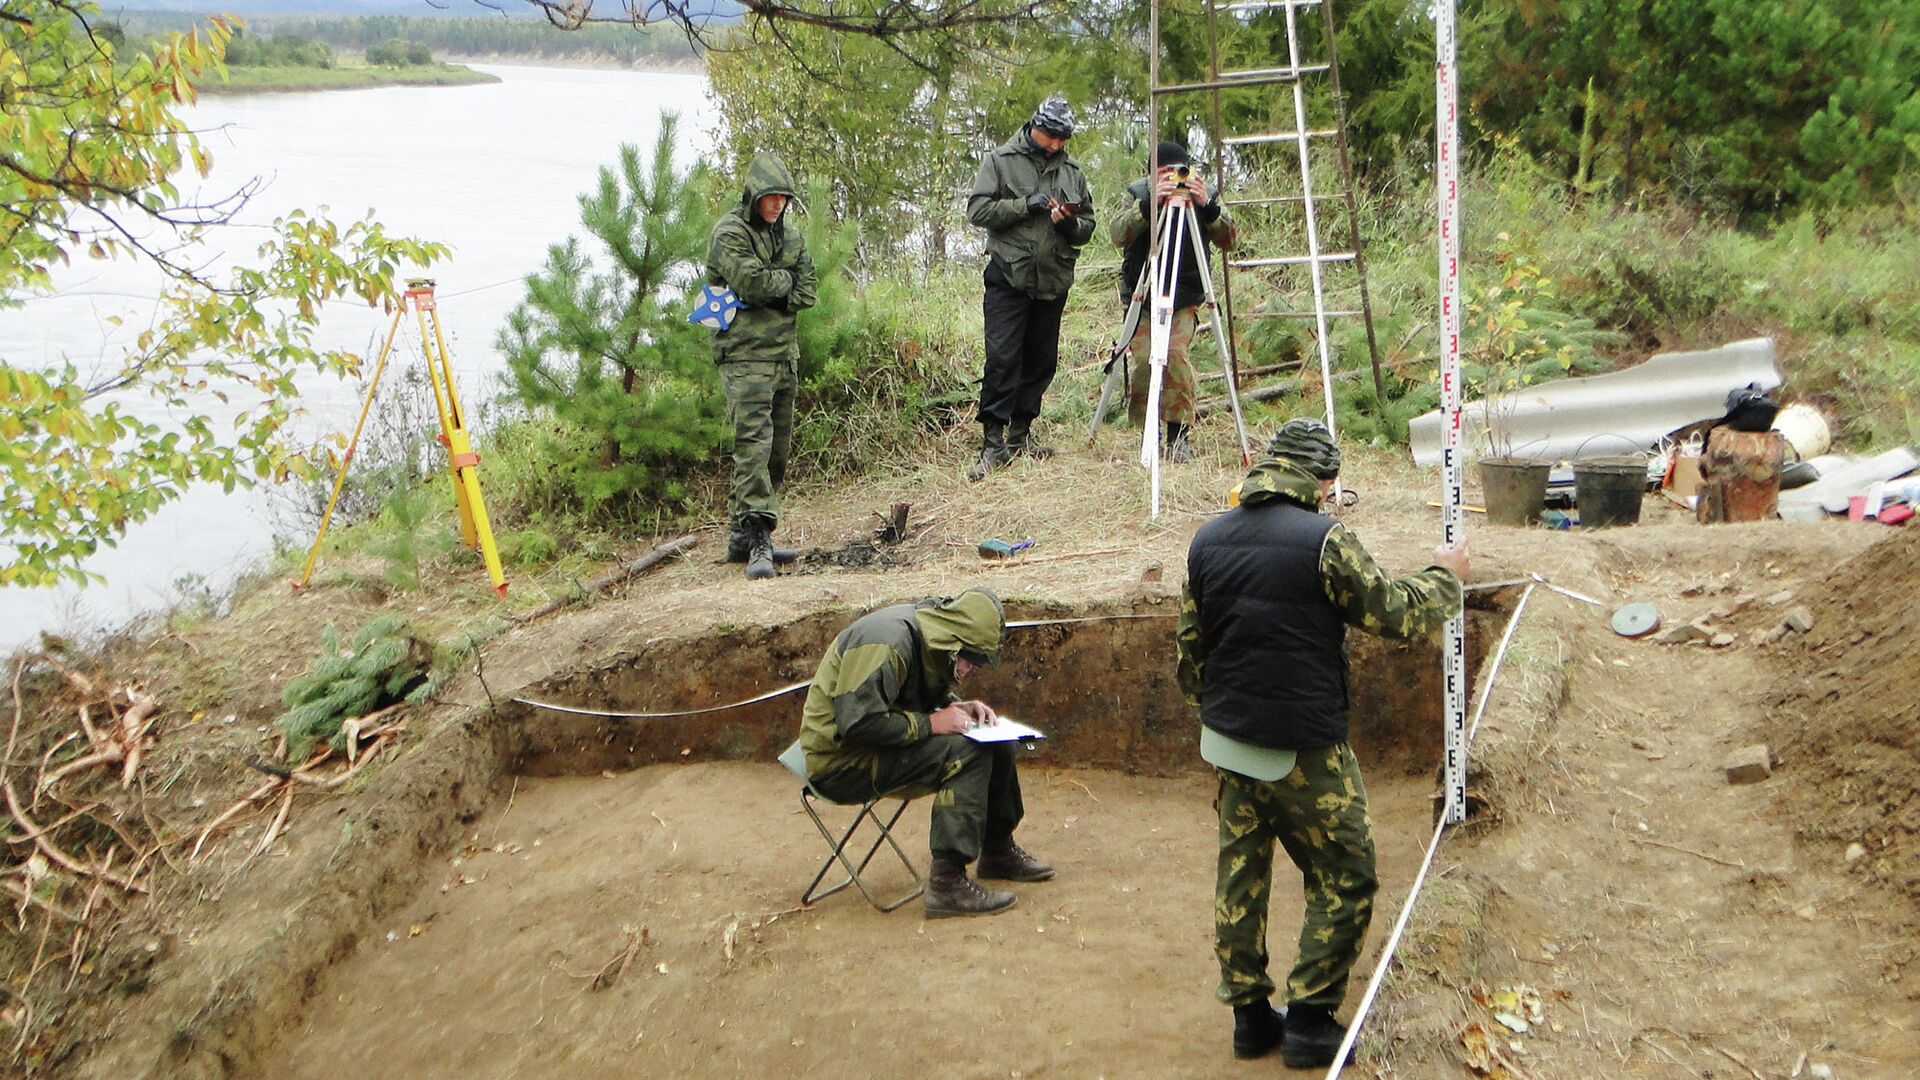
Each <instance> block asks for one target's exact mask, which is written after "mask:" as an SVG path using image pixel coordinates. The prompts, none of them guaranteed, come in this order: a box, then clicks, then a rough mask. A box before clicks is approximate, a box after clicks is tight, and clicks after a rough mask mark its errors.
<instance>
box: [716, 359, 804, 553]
mask: <svg viewBox="0 0 1920 1080" xmlns="http://www.w3.org/2000/svg"><path fill="white" fill-rule="evenodd" d="M720 381H721V383H722V384H723V385H724V387H725V390H726V394H727V421H728V422H729V423H731V424H732V425H733V486H732V487H731V488H730V489H729V490H728V492H727V517H728V519H729V520H730V521H732V522H733V523H734V524H736V525H738V524H740V523H741V522H743V521H744V520H745V519H746V518H749V517H757V518H760V519H761V520H762V521H763V522H764V523H765V524H766V526H767V528H769V529H771V528H773V527H774V526H775V525H778V524H779V522H780V485H781V484H782V483H784V482H785V481H786V478H787V452H788V449H789V447H790V446H791V445H792V443H793V394H794V390H795V389H796V388H797V387H798V385H799V376H797V375H796V374H795V373H794V370H793V365H792V364H790V363H787V362H786V361H765V360H739V361H733V362H731V363H725V364H721V365H720Z"/></svg>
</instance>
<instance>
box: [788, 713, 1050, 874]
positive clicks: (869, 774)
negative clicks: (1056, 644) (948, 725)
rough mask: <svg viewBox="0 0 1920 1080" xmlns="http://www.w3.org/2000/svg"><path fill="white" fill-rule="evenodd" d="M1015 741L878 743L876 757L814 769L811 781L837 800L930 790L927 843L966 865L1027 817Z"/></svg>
mask: <svg viewBox="0 0 1920 1080" xmlns="http://www.w3.org/2000/svg"><path fill="white" fill-rule="evenodd" d="M1014 753H1015V750H1014V744H1012V743H977V742H974V741H973V740H972V739H969V738H967V737H966V736H964V735H935V736H933V737H931V738H927V739H922V740H921V741H919V742H916V743H909V744H907V745H906V746H883V747H876V748H874V750H873V754H874V757H873V759H872V760H871V762H863V763H860V764H855V765H850V766H847V767H845V768H841V769H837V770H835V771H833V772H830V773H825V774H823V775H821V776H817V777H815V778H814V780H813V786H814V787H815V788H816V789H818V790H819V792H820V794H822V795H825V796H826V797H827V798H829V799H832V800H834V801H835V802H850V803H855V804H858V803H863V802H865V801H867V800H868V799H871V798H873V797H874V796H875V795H912V796H919V795H925V794H927V793H929V792H931V793H932V795H933V812H932V818H931V822H930V827H929V829H928V837H927V839H928V844H927V846H928V847H929V848H931V849H932V850H933V857H934V858H936V859H948V860H951V861H953V862H955V863H957V864H959V865H961V866H965V865H966V864H968V863H970V862H972V861H973V860H975V859H977V858H979V857H980V849H981V846H982V844H984V843H985V842H987V841H989V840H991V841H993V842H994V843H996V844H998V843H999V842H1001V841H1003V840H1006V839H1007V838H1009V837H1011V836H1012V835H1013V830H1014V828H1015V827H1017V826H1018V825H1019V824H1020V819H1021V818H1022V817H1024V816H1026V807H1025V805H1024V804H1023V803H1022V802H1021V800H1020V775H1019V772H1018V770H1017V769H1016V767H1015V766H1014V757H1013V755H1014Z"/></svg>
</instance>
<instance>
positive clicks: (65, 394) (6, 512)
mask: <svg viewBox="0 0 1920 1080" xmlns="http://www.w3.org/2000/svg"><path fill="white" fill-rule="evenodd" d="M9 12H10V13H12V12H18V13H20V14H23V15H25V16H27V17H29V18H30V20H31V21H30V23H29V24H27V25H24V26H23V25H19V24H15V23H13V22H11V21H6V20H0V146H4V147H7V148H8V150H7V152H5V153H0V203H3V204H4V205H5V206H6V207H7V211H8V218H7V219H6V220H8V221H9V223H10V225H12V226H14V227H12V228H11V229H10V231H9V230H6V229H0V308H4V307H10V306H18V305H19V304H20V303H21V302H22V301H23V300H24V299H25V298H27V297H29V296H31V295H32V294H33V293H35V292H37V291H39V290H41V289H43V288H44V287H45V286H46V284H47V269H46V268H47V266H48V265H50V263H51V262H52V261H54V260H56V259H57V260H59V261H60V262H62V263H67V262H70V261H71V258H72V255H73V254H74V253H75V252H79V253H81V254H82V255H83V256H84V257H88V258H114V257H119V256H122V255H132V256H134V257H137V258H143V259H148V260H150V261H153V262H155V263H157V264H158V265H159V266H161V268H162V269H163V270H165V271H167V273H168V274H169V284H168V285H167V286H166V288H165V289H164V291H163V292H162V294H161V296H160V297H159V298H158V304H157V307H156V310H155V313H154V315H153V317H152V319H151V321H150V324H149V325H148V327H147V328H146V329H144V330H142V331H141V332H140V334H138V335H137V336H136V337H135V339H134V344H133V346H132V347H131V348H129V349H127V350H126V351H125V352H123V353H122V354H120V355H119V356H118V357H115V358H113V360H112V363H111V365H110V367H109V369H108V370H107V372H106V374H105V375H104V376H103V377H100V378H97V379H93V380H88V381H83V380H82V378H81V376H80V373H79V371H78V370H77V369H76V368H75V367H74V365H72V364H70V363H69V364H63V365H59V366H56V367H48V366H46V365H45V364H43V363H39V362H35V361H32V360H28V359H24V358H12V357H0V389H4V390H5V391H6V393H4V394H0V402H3V403H4V404H0V436H4V438H0V491H3V492H4V494H3V495H0V533H3V534H5V535H6V537H7V546H6V547H3V548H0V586H4V585H44V584H49V583H51V582H54V581H56V580H61V579H67V580H73V581H82V582H83V581H86V580H88V578H89V575H87V574H86V573H84V572H82V571H81V570H80V569H79V564H80V563H81V561H82V560H84V559H85V558H86V557H87V556H89V555H91V554H92V553H94V552H95V551H97V550H98V549H99V548H100V547H102V546H104V545H110V544H112V543H113V542H114V541H116V540H117V539H118V538H119V537H120V535H121V534H122V533H124V531H125V530H126V528H127V527H128V526H129V525H131V524H133V523H135V522H138V521H141V520H143V519H145V518H146V517H148V516H150V515H151V514H153V513H154V511H156V510H158V509H159V508H160V507H161V506H163V505H165V504H166V503H168V502H170V501H172V500H173V499H175V498H178V497H179V495H180V493H181V492H182V491H183V490H184V489H185V488H186V487H187V486H188V485H189V484H192V483H197V482H198V483H215V484H219V485H220V486H221V487H222V488H224V489H226V490H229V491H231V490H233V489H234V488H236V487H239V486H243V485H248V484H252V483H255V482H257V481H259V480H262V479H277V478H279V477H281V476H284V475H286V474H287V473H288V472H289V471H294V470H297V469H299V468H301V467H302V462H301V456H300V455H301V453H302V450H301V448H300V447H298V446H295V445H293V444H291V443H290V442H289V440H288V438H287V435H286V433H285V426H286V424H287V422H288V420H289V419H291V417H292V416H293V414H294V411H295V401H296V399H297V395H298V390H297V387H296V385H295V380H296V376H298V375H301V374H303V373H307V374H326V375H333V376H338V375H341V374H346V373H349V372H351V371H353V370H355V369H356V368H357V366H358V364H359V359H358V358H357V357H355V356H352V355H351V354H347V353H340V352H320V351H317V350H315V349H314V348H313V347H312V344H311V342H312V339H313V332H314V329H315V325H316V321H317V318H318V313H319V311H320V308H321V305H322V304H324V303H325V302H327V301H329V300H333V299H339V298H345V297H354V298H358V299H359V300H361V301H363V302H365V303H367V304H370V305H378V306H382V307H391V305H392V304H393V303H395V302H396V300H397V298H398V293H397V291H396V290H395V288H394V283H393V281H392V273H393V271H394V268H395V267H398V266H401V265H419V266H425V265H427V264H429V263H431V262H432V261H434V260H436V259H439V258H442V257H444V256H445V254H446V248H445V247H444V246H442V245H439V244H433V243H427V242H424V241H419V240H413V239H407V238H396V237H390V236H388V235H387V233H386V231H385V229H384V228H383V227H382V226H381V225H380V224H379V223H378V222H377V221H374V220H372V219H371V218H369V219H367V220H363V221H357V222H353V223H351V224H349V225H347V226H345V227H342V226H340V225H338V224H336V223H334V222H333V221H331V220H329V219H327V218H325V217H324V216H316V215H310V214H307V213H304V212H295V213H292V214H289V215H287V217H285V218H283V219H281V220H280V221H277V222H275V223H274V225H273V228H272V230H271V233H270V235H269V237H268V239H267V240H266V242H265V243H263V244H262V245H261V246H260V248H259V250H258V252H257V257H256V261H255V262H254V263H252V264H250V265H241V266H238V267H236V268H235V269H233V270H232V271H231V272H230V273H229V274H228V276H227V278H226V279H225V280H221V281H216V280H212V279H210V278H208V277H204V276H201V275H198V274H195V273H192V272H189V271H188V270H186V269H185V268H183V267H181V266H179V265H176V264H174V263H172V262H170V261H168V260H167V258H166V257H165V256H163V255H157V254H153V253H152V252H154V251H159V250H161V249H160V248H140V247H136V246H135V245H134V244H133V242H132V241H129V240H127V239H126V236H125V235H124V234H123V233H122V231H121V229H122V226H128V227H129V228H128V231H129V232H132V233H133V234H135V235H139V234H140V233H141V232H144V231H147V229H148V227H149V226H154V225H157V226H159V227H160V229H161V230H162V232H161V235H163V236H167V237H168V239H167V242H166V244H165V246H166V247H167V248H172V247H175V246H179V245H185V244H190V243H192V242H194V241H196V240H199V239H201V238H202V237H204V236H205V235H207V233H208V231H209V230H211V229H214V228H217V227H218V226H219V225H221V224H222V223H223V222H225V221H226V220H227V219H228V217H229V216H230V215H231V212H232V211H233V210H236V209H238V206H239V203H240V201H243V200H241V199H238V198H236V199H228V200H225V201H223V202H221V203H218V204H215V205H213V206H210V207H208V206H199V207H180V206H178V205H176V204H177V198H178V193H177V190H176V188H175V186H174V184H173V181H172V177H173V176H174V175H175V174H176V173H177V172H178V171H179V170H180V169H181V168H183V167H191V168H193V169H195V170H196V171H200V172H202V173H204V171H205V170H206V169H208V168H210V166H211V159H210V157H209V156H208V154H207V152H206V150H205V148H204V147H202V146H201V145H200V143H199V141H198V140H197V139H196V138H195V137H194V136H193V135H192V134H191V133H189V132H188V131H187V130H186V128H185V126H184V125H183V124H182V122H181V121H180V120H179V118H178V117H177V116H175V115H174V113H173V111H172V109H173V107H174V106H175V105H176V104H178V103H179V102H182V101H190V100H192V96H193V90H192V86H191V84H192V82H193V81H194V80H196V79H198V78H199V77H200V76H201V74H202V73H203V72H205V71H206V70H207V69H208V67H209V66H210V65H216V64H218V63H219V62H220V61H221V58H222V57H223V56H224V50H225V46H226V44H227V41H228V40H229V38H230V36H231V33H232V28H231V26H230V25H229V24H228V23H227V22H225V21H224V20H220V19H215V20H213V22H212V25H211V27H210V28H209V29H207V30H205V31H199V32H195V33H191V34H185V35H180V34H176V35H173V36H171V37H170V38H168V39H167V40H166V41H165V42H164V43H163V44H161V45H160V46H158V47H156V48H154V49H152V50H150V51H149V52H146V53H141V54H139V55H135V56H132V57H115V56H114V55H112V52H113V50H112V48H111V46H102V45H96V44H95V41H94V39H92V38H90V37H89V36H88V35H87V34H86V32H85V30H84V28H83V21H84V20H90V19H92V18H93V17H95V16H96V15H97V9H96V8H95V7H93V6H92V5H90V4H82V5H67V4H63V3H58V2H55V0H25V2H24V3H16V4H12V5H10V7H9ZM135 225H137V226H138V228H137V229H136V228H132V226H135ZM169 233H170V235H168V234H169ZM139 394H145V395H147V396H149V397H150V398H151V399H153V400H154V401H156V402H158V403H160V404H162V405H163V406H165V407H166V409H167V411H169V412H171V413H172V414H173V415H174V416H175V418H176V419H174V420H173V421H172V422H170V423H168V424H165V425H163V424H160V423H157V422H153V421H147V420H143V419H140V418H139V417H138V416H136V415H134V414H133V413H132V412H130V411H129V408H128V407H129V405H130V404H131V402H132V400H133V399H134V396H135V395H139Z"/></svg>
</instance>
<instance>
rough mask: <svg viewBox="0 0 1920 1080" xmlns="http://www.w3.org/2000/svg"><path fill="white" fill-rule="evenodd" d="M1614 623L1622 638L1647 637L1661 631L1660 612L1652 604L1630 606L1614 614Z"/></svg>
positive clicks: (1615, 629) (1616, 631)
mask: <svg viewBox="0 0 1920 1080" xmlns="http://www.w3.org/2000/svg"><path fill="white" fill-rule="evenodd" d="M1612 623H1613V632H1614V633H1616V634H1619V635H1620V636H1621V637H1630V638H1637V637H1646V636H1647V635H1648V634H1651V633H1653V632H1654V631H1655V630H1658V629H1660V611H1659V609H1658V608H1655V607H1654V606H1653V605H1652V604H1628V605H1626V606H1625V607H1622V608H1620V609H1619V610H1617V611H1615V612H1614V613H1613V619H1612Z"/></svg>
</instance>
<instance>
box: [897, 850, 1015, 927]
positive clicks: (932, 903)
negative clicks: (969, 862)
mask: <svg viewBox="0 0 1920 1080" xmlns="http://www.w3.org/2000/svg"><path fill="white" fill-rule="evenodd" d="M1013 900H1014V896H1013V894H1012V893H1010V892H1000V891H998V890H995V889H984V888H981V887H980V883H979V882H977V881H975V880H973V879H972V878H970V877H968V876H967V868H966V867H965V866H962V865H960V864H959V863H956V862H950V861H948V860H946V859H935V860H933V867H932V869H930V870H929V871H928V872H927V891H926V892H925V893H924V894H923V895H922V896H921V897H920V909H921V911H923V912H925V913H926V916H927V918H929V919H947V918H952V917H954V916H956V915H997V914H999V913H1000V912H1002V911H1005V910H1007V909H1008V908H1010V907H1012V906H1013Z"/></svg>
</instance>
